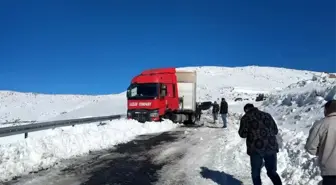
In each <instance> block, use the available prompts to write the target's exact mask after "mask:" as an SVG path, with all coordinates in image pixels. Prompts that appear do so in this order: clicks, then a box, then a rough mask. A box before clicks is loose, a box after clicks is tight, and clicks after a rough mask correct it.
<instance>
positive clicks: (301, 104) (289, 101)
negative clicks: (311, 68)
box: [262, 76, 336, 185]
mask: <svg viewBox="0 0 336 185" xmlns="http://www.w3.org/2000/svg"><path fill="white" fill-rule="evenodd" d="M330 99H336V80H335V79H330V78H329V79H328V78H326V77H325V76H320V77H316V76H314V77H313V78H312V79H311V80H306V81H300V82H298V83H295V84H292V85H290V86H289V87H288V88H286V89H285V90H284V91H283V92H281V93H278V94H274V95H272V96H271V97H270V98H269V99H268V100H267V101H265V102H264V104H263V106H262V108H263V109H264V110H265V111H267V112H270V113H271V114H272V115H273V116H274V118H275V119H276V120H277V124H278V125H279V128H280V138H281V141H282V144H281V145H282V148H281V151H280V153H279V159H278V167H279V172H280V173H281V176H282V179H283V180H284V184H292V185H310V184H311V185H313V184H314V185H315V184H318V182H319V181H320V180H321V178H320V174H319V169H318V167H317V162H316V158H315V157H314V156H311V155H309V154H308V153H307V152H306V151H305V150H304V145H305V143H306V139H307V137H308V132H309V129H310V128H311V126H312V125H313V123H314V122H315V121H317V120H320V119H321V118H323V116H324V115H323V108H322V106H323V105H324V103H325V102H326V101H327V100H330Z"/></svg>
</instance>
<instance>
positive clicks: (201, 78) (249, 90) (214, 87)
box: [181, 66, 320, 101]
mask: <svg viewBox="0 0 336 185" xmlns="http://www.w3.org/2000/svg"><path fill="white" fill-rule="evenodd" d="M181 69H185V70H196V71H197V83H198V84H197V86H198V91H197V94H198V99H199V100H200V101H208V100H212V101H214V100H218V99H220V98H221V97H225V98H226V99H228V100H234V99H235V98H236V97H242V98H245V97H246V98H250V97H251V96H250V95H253V94H254V95H256V94H258V93H269V92H272V91H275V90H281V89H283V88H285V87H287V86H288V85H290V84H293V83H296V82H298V81H301V80H306V79H311V78H312V77H313V76H314V75H315V74H320V73H317V72H312V71H301V70H294V69H286V68H275V67H258V66H247V67H233V68H230V67H213V66H203V67H185V68H181ZM253 97H254V96H253Z"/></svg>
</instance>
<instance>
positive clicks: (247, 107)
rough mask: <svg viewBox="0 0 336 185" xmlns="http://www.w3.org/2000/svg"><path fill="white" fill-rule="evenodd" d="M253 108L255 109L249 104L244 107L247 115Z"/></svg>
mask: <svg viewBox="0 0 336 185" xmlns="http://www.w3.org/2000/svg"><path fill="white" fill-rule="evenodd" d="M253 108H254V105H253V104H252V103H248V104H246V105H245V106H244V112H245V113H246V112H248V111H250V110H251V109H253Z"/></svg>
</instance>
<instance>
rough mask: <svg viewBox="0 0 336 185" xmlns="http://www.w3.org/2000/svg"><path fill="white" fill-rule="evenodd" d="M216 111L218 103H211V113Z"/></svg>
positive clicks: (217, 110)
mask: <svg viewBox="0 0 336 185" xmlns="http://www.w3.org/2000/svg"><path fill="white" fill-rule="evenodd" d="M218 112H219V105H218V103H214V104H212V113H213V114H218Z"/></svg>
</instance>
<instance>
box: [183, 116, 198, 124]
mask: <svg viewBox="0 0 336 185" xmlns="http://www.w3.org/2000/svg"><path fill="white" fill-rule="evenodd" d="M188 118H189V119H188V120H187V121H185V122H184V123H183V124H184V125H194V124H195V123H196V115H195V114H189V115H188Z"/></svg>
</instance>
